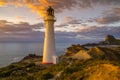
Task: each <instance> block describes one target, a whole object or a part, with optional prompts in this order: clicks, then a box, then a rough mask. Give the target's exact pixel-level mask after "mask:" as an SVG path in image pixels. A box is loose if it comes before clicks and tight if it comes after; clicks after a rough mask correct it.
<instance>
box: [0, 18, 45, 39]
mask: <svg viewBox="0 0 120 80" xmlns="http://www.w3.org/2000/svg"><path fill="white" fill-rule="evenodd" d="M41 28H43V23H37V24H33V25H30V24H29V23H27V22H19V23H17V24H14V23H11V22H8V21H6V20H0V35H1V36H0V41H36V40H40V39H41V38H43V36H44V35H43V34H44V33H43V32H40V31H35V30H34V29H41Z"/></svg>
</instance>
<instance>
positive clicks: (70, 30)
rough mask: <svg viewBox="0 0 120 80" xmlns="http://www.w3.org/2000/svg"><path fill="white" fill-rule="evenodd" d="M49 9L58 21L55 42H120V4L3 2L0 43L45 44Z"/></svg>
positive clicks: (117, 0) (111, 0)
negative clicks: (108, 38)
mask: <svg viewBox="0 0 120 80" xmlns="http://www.w3.org/2000/svg"><path fill="white" fill-rule="evenodd" d="M49 6H52V7H53V8H54V10H55V17H56V20H57V21H56V22H55V39H56V42H71V43H74V42H79V43H88V42H97V41H101V40H104V38H105V36H106V35H108V34H109V35H113V36H115V37H116V38H120V0H0V41H13V42H14V41H25V42H27V41H28V42H29V41H41V42H43V40H44V32H45V24H44V17H45V13H46V9H47V8H48V7H49Z"/></svg>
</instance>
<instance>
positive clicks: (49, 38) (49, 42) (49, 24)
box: [42, 7, 56, 64]
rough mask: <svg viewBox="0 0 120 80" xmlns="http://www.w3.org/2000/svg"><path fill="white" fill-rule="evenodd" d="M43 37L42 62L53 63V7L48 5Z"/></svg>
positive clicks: (54, 52)
mask: <svg viewBox="0 0 120 80" xmlns="http://www.w3.org/2000/svg"><path fill="white" fill-rule="evenodd" d="M44 21H45V25H46V31H45V38H44V50H43V61H42V63H43V64H53V63H54V62H55V61H54V56H56V49H55V36H54V22H55V21H56V20H55V16H54V9H52V8H51V7H49V8H48V9H47V13H46V17H45V20H44Z"/></svg>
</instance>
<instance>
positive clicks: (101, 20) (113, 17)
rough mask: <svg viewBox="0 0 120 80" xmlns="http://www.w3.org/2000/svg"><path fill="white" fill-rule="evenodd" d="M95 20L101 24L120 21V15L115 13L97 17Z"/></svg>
mask: <svg viewBox="0 0 120 80" xmlns="http://www.w3.org/2000/svg"><path fill="white" fill-rule="evenodd" d="M95 21H96V22H97V23H100V24H112V23H116V22H119V21H120V16H117V15H114V14H112V15H106V16H105V17H102V18H97V19H95Z"/></svg>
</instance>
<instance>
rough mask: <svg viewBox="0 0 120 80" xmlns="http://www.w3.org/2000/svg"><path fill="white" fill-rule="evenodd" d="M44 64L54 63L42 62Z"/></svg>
mask: <svg viewBox="0 0 120 80" xmlns="http://www.w3.org/2000/svg"><path fill="white" fill-rule="evenodd" d="M42 64H53V63H52V62H42Z"/></svg>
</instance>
